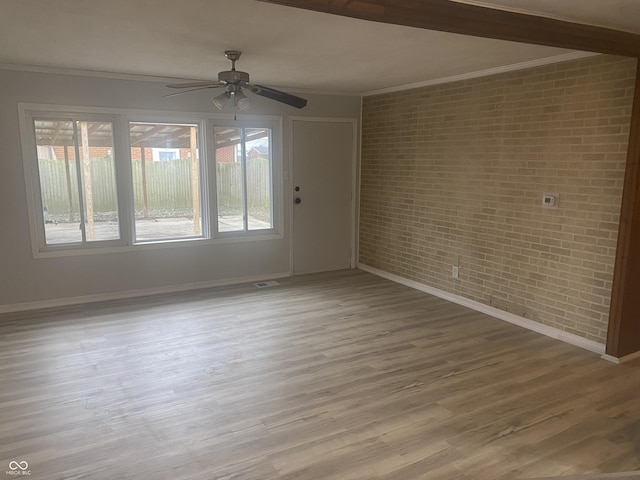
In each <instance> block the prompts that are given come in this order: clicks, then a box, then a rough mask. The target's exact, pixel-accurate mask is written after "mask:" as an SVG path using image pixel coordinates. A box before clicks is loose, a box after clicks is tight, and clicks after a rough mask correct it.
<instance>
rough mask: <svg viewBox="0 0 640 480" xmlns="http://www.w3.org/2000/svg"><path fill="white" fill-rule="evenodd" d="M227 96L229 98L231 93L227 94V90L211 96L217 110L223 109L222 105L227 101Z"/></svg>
mask: <svg viewBox="0 0 640 480" xmlns="http://www.w3.org/2000/svg"><path fill="white" fill-rule="evenodd" d="M229 98H231V95H229V92H224V93H221V94H220V95H218V96H217V97H213V98H212V99H211V101H212V102H213V104H214V105H215V106H216V108H217V109H218V110H224V106H225V105H226V104H227V102H228V101H229Z"/></svg>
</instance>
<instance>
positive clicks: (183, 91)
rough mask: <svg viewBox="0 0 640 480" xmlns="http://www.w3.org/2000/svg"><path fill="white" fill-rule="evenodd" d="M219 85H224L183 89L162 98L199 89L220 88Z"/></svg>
mask: <svg viewBox="0 0 640 480" xmlns="http://www.w3.org/2000/svg"><path fill="white" fill-rule="evenodd" d="M218 87H222V85H210V86H208V87H198V88H190V89H189V90H181V91H179V92H175V93H168V94H167V95H163V96H162V98H167V97H175V96H176V95H182V94H183V93H189V92H195V91H197V90H205V89H207V88H218Z"/></svg>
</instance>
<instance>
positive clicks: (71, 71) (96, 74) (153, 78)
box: [0, 62, 360, 115]
mask: <svg viewBox="0 0 640 480" xmlns="http://www.w3.org/2000/svg"><path fill="white" fill-rule="evenodd" d="M0 70H8V71H14V72H29V73H45V74H55V75H72V76H78V77H90V78H105V79H114V80H133V81H137V82H152V83H160V84H167V83H177V82H206V81H209V80H211V78H184V77H165V76H161V75H145V74H137V73H118V72H104V71H101V70H82V69H78V68H63V67H47V66H43V65H21V64H17V63H3V62H0ZM269 86H270V87H271V88H277V89H278V90H286V91H287V92H289V93H299V94H301V95H305V94H306V95H330V96H339V97H359V96H360V93H359V92H350V91H347V90H322V89H314V88H296V87H287V86H283V85H280V86H278V85H269ZM243 115H244V114H243Z"/></svg>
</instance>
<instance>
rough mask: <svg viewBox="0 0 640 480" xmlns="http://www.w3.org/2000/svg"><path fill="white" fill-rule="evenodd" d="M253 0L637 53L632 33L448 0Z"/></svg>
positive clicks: (639, 47) (639, 40) (638, 41)
mask: <svg viewBox="0 0 640 480" xmlns="http://www.w3.org/2000/svg"><path fill="white" fill-rule="evenodd" d="M258 1H261V2H265V3H273V4H278V5H284V6H288V7H296V8H302V9H305V10H313V11H316V12H323V13H331V14H334V15H341V16H345V17H352V18H358V19H361V20H370V21H374V22H382V23H391V24H395V25H404V26H408V27H417V28H424V29H428V30H438V31H442V32H449V33H458V34H463V35H472V36H475V37H484V38H494V39H498V40H509V41H513V42H522V43H530V44H535V45H544V46H548V47H559V48H567V49H570V50H583V51H587V52H596V53H606V54H610V55H622V56H627V57H640V35H637V34H633V33H628V32H622V31H619V30H611V29H608V28H602V27H595V26H591V25H582V24H578V23H572V22H566V21H562V20H555V19H553V18H545V17H539V16H534V15H526V14H522V13H515V12H508V11H504V10H497V9H492V8H487V7H481V6H477V5H468V4H464V3H457V2H454V1H450V0H258ZM604 8H606V7H604Z"/></svg>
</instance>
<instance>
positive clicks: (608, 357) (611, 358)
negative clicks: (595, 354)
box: [600, 351, 640, 365]
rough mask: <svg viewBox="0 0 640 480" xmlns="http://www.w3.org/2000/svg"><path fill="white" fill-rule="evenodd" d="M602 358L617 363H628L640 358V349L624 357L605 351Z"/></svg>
mask: <svg viewBox="0 0 640 480" xmlns="http://www.w3.org/2000/svg"><path fill="white" fill-rule="evenodd" d="M600 358H602V359H603V360H606V361H608V362H611V363H615V364H616V365H620V364H621V363H627V362H630V361H632V360H637V359H638V358H640V351H638V352H633V353H630V354H629V355H625V356H624V357H620V358H618V357H614V356H613V355H609V354H606V353H605V354H603V355H601V356H600Z"/></svg>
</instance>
